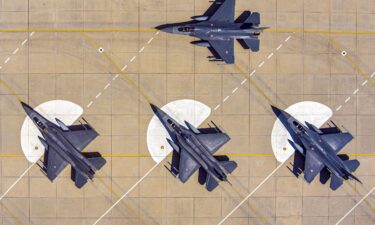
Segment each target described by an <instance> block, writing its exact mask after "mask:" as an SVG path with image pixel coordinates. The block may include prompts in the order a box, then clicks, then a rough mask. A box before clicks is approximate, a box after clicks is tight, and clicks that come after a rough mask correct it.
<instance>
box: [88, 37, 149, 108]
mask: <svg viewBox="0 0 375 225" xmlns="http://www.w3.org/2000/svg"><path fill="white" fill-rule="evenodd" d="M81 34H82V35H83V36H84V37H85V38H86V39H87V40H89V41H90V42H91V43H92V44H93V45H94V46H95V47H96V48H97V49H99V48H100V46H99V44H98V43H96V42H95V41H94V40H93V39H92V38H90V37H89V36H88V35H87V34H85V33H81ZM101 54H103V55H104V56H105V57H106V58H107V59H108V60H109V61H110V62H111V63H112V64H113V65H114V66H115V67H116V69H117V70H118V71H119V72H120V73H121V74H122V75H124V76H125V78H126V79H127V80H128V81H129V82H130V83H131V84H132V85H133V86H134V87H135V88H136V89H137V90H138V92H139V93H140V94H141V95H142V96H143V98H145V99H146V100H147V101H148V102H149V103H152V101H151V99H150V98H149V97H148V96H147V95H146V94H145V93H144V92H143V91H142V90H141V88H140V87H139V86H138V85H137V84H136V83H135V82H134V80H133V79H131V78H130V77H129V75H128V74H126V73H125V72H124V71H123V70H122V69H121V68H120V67H119V66H118V65H117V63H116V62H115V61H114V60H113V59H112V57H111V56H110V55H108V53H107V52H106V51H103V52H102V53H101Z"/></svg>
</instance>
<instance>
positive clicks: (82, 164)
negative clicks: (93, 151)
mask: <svg viewBox="0 0 375 225" xmlns="http://www.w3.org/2000/svg"><path fill="white" fill-rule="evenodd" d="M23 108H24V109H25V111H26V113H27V115H28V116H29V118H30V119H31V120H32V121H33V122H34V124H35V125H36V126H37V128H38V129H39V131H40V133H41V134H42V135H43V138H44V139H42V138H41V137H39V139H40V140H41V142H43V145H47V146H50V148H49V150H48V151H55V152H56V153H57V154H58V155H59V156H60V157H61V158H63V159H64V160H66V161H67V162H68V163H69V164H71V166H72V167H73V168H74V169H75V170H76V171H77V172H80V173H82V175H84V176H85V177H87V178H89V179H92V178H93V177H94V174H95V168H94V167H93V166H92V165H91V163H90V162H89V161H88V160H87V158H86V157H84V156H83V155H82V153H81V152H80V151H79V150H78V149H76V148H75V147H74V146H73V145H72V143H70V142H69V141H68V140H67V138H66V137H65V136H64V135H63V132H64V131H63V130H62V129H61V128H60V127H59V126H57V125H56V124H54V123H52V122H50V121H48V120H47V119H45V118H44V117H43V116H42V115H40V114H39V113H38V112H36V111H35V110H34V109H32V108H31V107H29V106H28V105H23ZM47 146H45V147H47Z"/></svg>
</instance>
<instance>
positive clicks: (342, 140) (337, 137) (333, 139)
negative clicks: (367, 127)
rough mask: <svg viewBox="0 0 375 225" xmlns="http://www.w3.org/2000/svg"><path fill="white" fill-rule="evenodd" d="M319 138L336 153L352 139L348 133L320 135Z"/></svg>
mask: <svg viewBox="0 0 375 225" xmlns="http://www.w3.org/2000/svg"><path fill="white" fill-rule="evenodd" d="M320 137H321V138H322V139H323V140H324V141H326V142H327V144H329V145H330V146H331V147H332V149H333V150H334V151H335V152H336V153H338V152H339V151H340V150H341V149H342V148H344V146H345V145H346V144H348V143H349V142H350V141H351V140H352V139H353V136H352V135H351V134H350V133H336V134H322V135H320Z"/></svg>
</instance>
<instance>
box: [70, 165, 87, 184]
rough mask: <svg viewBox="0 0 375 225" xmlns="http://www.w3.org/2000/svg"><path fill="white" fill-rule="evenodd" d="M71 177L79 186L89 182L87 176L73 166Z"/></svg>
mask: <svg viewBox="0 0 375 225" xmlns="http://www.w3.org/2000/svg"><path fill="white" fill-rule="evenodd" d="M71 178H72V180H73V181H74V184H75V185H76V187H77V188H82V187H83V186H84V185H85V184H86V183H87V177H85V176H83V175H82V174H81V173H79V172H77V171H76V170H75V169H74V168H72V174H71Z"/></svg>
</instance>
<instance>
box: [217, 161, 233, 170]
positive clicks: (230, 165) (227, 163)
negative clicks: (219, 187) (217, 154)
mask: <svg viewBox="0 0 375 225" xmlns="http://www.w3.org/2000/svg"><path fill="white" fill-rule="evenodd" d="M220 164H221V166H222V167H224V169H225V172H226V173H232V172H233V171H234V170H235V169H236V168H237V163H236V162H235V161H222V162H220Z"/></svg>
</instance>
